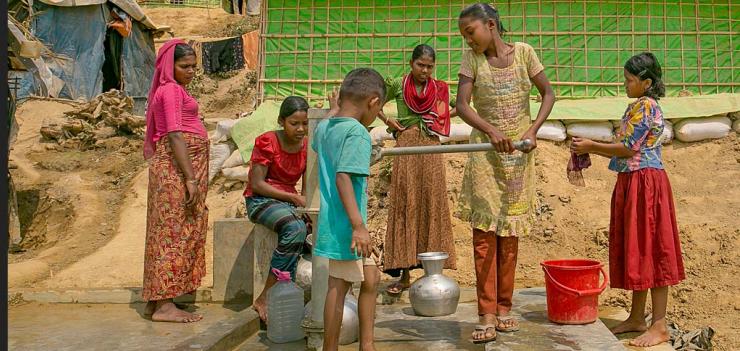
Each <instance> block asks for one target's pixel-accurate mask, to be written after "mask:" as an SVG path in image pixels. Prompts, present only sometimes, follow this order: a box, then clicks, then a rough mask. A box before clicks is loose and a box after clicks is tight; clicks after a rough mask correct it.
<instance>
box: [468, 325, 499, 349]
mask: <svg viewBox="0 0 740 351" xmlns="http://www.w3.org/2000/svg"><path fill="white" fill-rule="evenodd" d="M489 329H493V336H492V337H488V338H483V339H473V338H470V339H468V340H470V342H472V343H473V344H485V343H489V342H491V341H496V337H497V336H498V335H497V334H496V324H479V325H476V326H475V331H478V332H483V333H487V332H488V330H489Z"/></svg>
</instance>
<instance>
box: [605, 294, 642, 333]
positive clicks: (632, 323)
mask: <svg viewBox="0 0 740 351" xmlns="http://www.w3.org/2000/svg"><path fill="white" fill-rule="evenodd" d="M647 293H648V291H647V290H642V291H633V292H632V309H631V310H630V316H629V317H628V318H627V320H625V321H624V322H622V323H619V324H617V325H616V326H615V327H613V328H611V332H612V333H613V334H621V333H629V332H642V331H645V330H647V323H645V302H646V300H647Z"/></svg>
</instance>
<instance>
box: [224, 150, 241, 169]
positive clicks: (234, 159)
mask: <svg viewBox="0 0 740 351" xmlns="http://www.w3.org/2000/svg"><path fill="white" fill-rule="evenodd" d="M244 164H246V162H244V160H242V154H241V153H240V152H239V149H236V150H234V152H232V153H231V156H229V158H227V159H226V161H224V164H223V165H222V166H221V168H232V167H238V166H242V165H244Z"/></svg>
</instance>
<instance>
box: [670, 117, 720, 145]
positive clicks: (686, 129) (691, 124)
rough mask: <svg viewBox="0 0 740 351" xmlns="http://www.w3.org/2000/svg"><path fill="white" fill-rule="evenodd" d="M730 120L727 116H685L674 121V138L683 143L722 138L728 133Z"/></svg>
mask: <svg viewBox="0 0 740 351" xmlns="http://www.w3.org/2000/svg"><path fill="white" fill-rule="evenodd" d="M731 128H732V121H730V119H729V118H727V117H707V118H687V119H685V120H682V121H680V122H678V123H676V126H675V127H674V128H673V132H674V133H675V135H676V139H678V140H680V141H683V142H685V143H687V142H692V141H700V140H706V139H719V138H724V137H726V136H727V134H729V133H730V129H731Z"/></svg>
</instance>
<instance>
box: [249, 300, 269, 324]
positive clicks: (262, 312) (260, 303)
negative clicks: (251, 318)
mask: <svg viewBox="0 0 740 351" xmlns="http://www.w3.org/2000/svg"><path fill="white" fill-rule="evenodd" d="M252 309H253V310H255V311H257V314H258V315H259V316H260V319H261V320H262V321H263V322H265V323H267V299H266V298H264V297H263V296H260V297H258V298H257V300H255V301H254V304H253V305H252Z"/></svg>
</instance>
